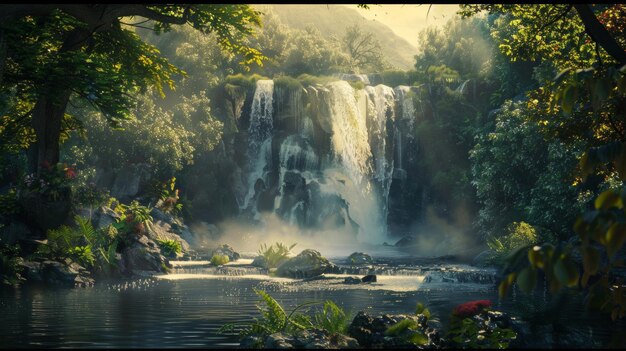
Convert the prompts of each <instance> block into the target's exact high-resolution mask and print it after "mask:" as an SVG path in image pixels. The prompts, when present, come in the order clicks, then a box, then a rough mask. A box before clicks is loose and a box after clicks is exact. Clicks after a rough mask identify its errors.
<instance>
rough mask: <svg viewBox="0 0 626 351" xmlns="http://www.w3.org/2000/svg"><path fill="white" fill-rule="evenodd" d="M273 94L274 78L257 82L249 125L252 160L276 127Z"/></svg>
mask: <svg viewBox="0 0 626 351" xmlns="http://www.w3.org/2000/svg"><path fill="white" fill-rule="evenodd" d="M273 95H274V81H273V80H265V79H261V80H258V81H257V82H256V89H255V90H254V97H253V98H252V111H251V112H250V125H249V127H248V157H249V159H250V160H253V159H256V158H257V156H258V152H259V147H260V146H261V144H263V142H264V141H265V140H267V139H268V138H270V137H271V136H272V132H273V129H274V121H273V114H274V107H273V102H274V99H273Z"/></svg>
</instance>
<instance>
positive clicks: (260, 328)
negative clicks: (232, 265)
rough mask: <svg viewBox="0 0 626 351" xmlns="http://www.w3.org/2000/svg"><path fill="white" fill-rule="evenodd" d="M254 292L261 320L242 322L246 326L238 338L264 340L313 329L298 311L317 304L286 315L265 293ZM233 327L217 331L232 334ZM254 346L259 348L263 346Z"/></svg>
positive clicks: (261, 291) (310, 303)
mask: <svg viewBox="0 0 626 351" xmlns="http://www.w3.org/2000/svg"><path fill="white" fill-rule="evenodd" d="M254 292H255V293H256V294H257V295H259V296H260V297H261V301H262V303H259V304H257V309H258V310H259V312H261V318H255V320H254V322H243V324H247V325H248V326H247V327H246V328H244V329H243V330H242V331H241V332H240V334H239V335H240V337H245V336H248V335H255V336H260V337H261V339H265V337H267V336H269V335H271V334H274V333H278V332H285V333H287V334H294V333H296V332H298V331H299V330H306V329H310V328H313V327H314V325H313V323H311V318H310V317H309V316H308V315H306V314H302V313H299V312H298V310H300V309H301V308H303V307H306V306H310V305H314V304H318V302H307V303H303V304H300V305H298V306H296V307H295V308H294V309H292V310H291V311H290V312H289V313H286V312H285V309H284V308H283V307H282V306H281V305H280V304H279V303H278V301H276V300H275V299H274V298H273V297H271V296H270V295H269V294H268V293H266V292H265V291H263V290H257V289H254ZM234 326H235V325H234V324H232V323H229V324H225V325H224V326H222V327H221V328H220V329H219V332H220V333H226V332H232V330H233V329H234ZM255 346H257V347H259V348H260V347H262V346H263V345H255Z"/></svg>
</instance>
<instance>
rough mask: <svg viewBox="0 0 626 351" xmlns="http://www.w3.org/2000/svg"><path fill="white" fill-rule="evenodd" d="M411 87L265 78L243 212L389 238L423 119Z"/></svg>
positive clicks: (254, 113) (256, 100) (360, 236)
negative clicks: (398, 176) (415, 131)
mask: <svg viewBox="0 0 626 351" xmlns="http://www.w3.org/2000/svg"><path fill="white" fill-rule="evenodd" d="M352 78H354V77H352ZM357 78H358V79H359V80H360V81H361V80H362V79H363V77H361V76H359V77H357ZM276 84H278V83H276ZM410 89H411V88H409V87H403V86H401V87H396V88H395V89H393V88H391V87H388V86H385V85H382V84H379V85H377V86H375V87H373V86H366V87H365V89H355V88H353V87H352V86H351V85H350V84H349V83H348V82H346V81H335V82H331V83H328V84H325V85H315V86H309V87H307V88H306V89H302V88H292V87H289V86H284V85H282V84H280V85H276V87H275V84H274V82H273V81H271V80H259V81H257V84H256V90H255V92H254V95H253V99H252V103H251V105H250V115H249V116H250V117H249V118H250V119H249V127H248V133H247V136H248V140H247V145H248V152H247V159H246V160H247V161H246V163H245V164H244V166H243V167H242V168H243V169H245V170H246V172H247V173H246V176H244V177H246V178H245V179H247V192H246V196H245V201H244V202H243V206H240V208H241V210H242V215H243V214H254V216H249V215H246V216H247V218H254V219H256V220H262V221H265V220H264V218H266V217H265V216H261V214H262V213H264V212H265V213H271V214H275V215H276V216H277V217H278V219H279V220H281V221H283V222H284V223H285V224H291V225H296V226H298V227H299V228H300V229H301V230H302V231H303V233H307V232H308V233H311V232H329V233H335V232H342V233H344V234H341V235H344V236H345V238H346V239H347V240H350V238H352V239H351V240H354V239H357V240H358V241H360V242H367V243H374V244H381V243H382V242H383V241H387V240H388V238H387V216H388V212H389V208H388V207H389V201H390V196H391V195H390V189H391V188H392V185H391V184H392V181H393V179H395V170H394V169H397V168H398V167H400V168H401V167H403V160H404V159H405V156H403V155H404V154H405V153H406V150H403V147H404V146H405V145H404V144H403V140H405V139H406V138H407V135H409V134H412V131H410V130H405V129H406V126H407V125H409V126H410V127H412V126H413V123H414V119H415V108H414V107H413V102H412V99H410V98H408V93H409V91H410ZM400 111H401V112H400ZM410 129H411V130H412V128H410ZM413 146H414V145H411V146H410V147H413ZM404 162H406V160H405V161H404ZM404 179H406V177H404ZM352 235H356V237H352Z"/></svg>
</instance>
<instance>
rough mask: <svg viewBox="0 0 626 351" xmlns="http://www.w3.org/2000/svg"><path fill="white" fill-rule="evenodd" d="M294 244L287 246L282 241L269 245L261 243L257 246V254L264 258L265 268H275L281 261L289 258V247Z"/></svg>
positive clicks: (292, 246)
mask: <svg viewBox="0 0 626 351" xmlns="http://www.w3.org/2000/svg"><path fill="white" fill-rule="evenodd" d="M295 246H296V243H294V244H293V245H291V246H287V245H285V244H283V243H280V242H276V243H275V244H272V245H270V246H267V244H262V245H261V247H260V248H259V251H258V254H259V255H260V256H263V258H265V263H266V265H267V268H276V267H278V265H280V264H281V263H283V261H285V260H287V258H289V254H290V253H291V249H293V248H294V247H295Z"/></svg>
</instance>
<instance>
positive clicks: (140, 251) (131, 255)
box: [120, 235, 171, 275]
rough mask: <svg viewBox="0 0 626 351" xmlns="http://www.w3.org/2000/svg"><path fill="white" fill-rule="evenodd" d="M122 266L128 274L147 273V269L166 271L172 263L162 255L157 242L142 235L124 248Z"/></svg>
mask: <svg viewBox="0 0 626 351" xmlns="http://www.w3.org/2000/svg"><path fill="white" fill-rule="evenodd" d="M120 268H121V269H122V272H124V273H126V274H128V275H145V273H146V271H148V272H158V273H164V272H166V271H167V268H171V265H170V263H169V261H168V260H167V259H166V258H165V257H164V256H163V255H161V250H159V247H158V246H157V244H156V243H155V242H154V241H152V240H150V239H148V238H147V237H146V236H145V235H142V236H141V237H140V238H139V239H138V240H137V241H136V242H135V243H133V244H132V246H130V247H127V248H125V249H124V250H122V260H121V267H120Z"/></svg>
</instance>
